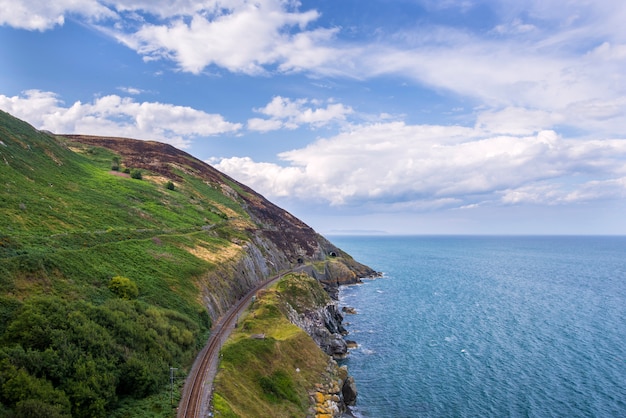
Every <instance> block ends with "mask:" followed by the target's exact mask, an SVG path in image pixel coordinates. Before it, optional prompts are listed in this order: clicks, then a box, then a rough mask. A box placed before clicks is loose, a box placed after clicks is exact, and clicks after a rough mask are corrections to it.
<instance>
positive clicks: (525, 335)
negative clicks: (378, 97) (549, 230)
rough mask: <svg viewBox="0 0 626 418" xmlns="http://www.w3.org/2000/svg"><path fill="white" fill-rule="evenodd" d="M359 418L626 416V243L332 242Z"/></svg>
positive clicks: (380, 239) (430, 239)
mask: <svg viewBox="0 0 626 418" xmlns="http://www.w3.org/2000/svg"><path fill="white" fill-rule="evenodd" d="M331 241H333V243H335V244H336V245H338V246H339V247H340V248H342V249H343V250H345V251H347V252H348V253H350V254H351V255H352V256H353V257H354V258H355V259H357V260H358V261H360V262H363V263H365V264H367V265H369V266H370V267H372V268H374V269H376V270H379V271H382V272H384V278H381V279H376V280H368V281H365V283H364V284H362V285H357V286H351V287H346V288H344V289H343V290H342V292H341V302H340V303H341V305H342V306H343V305H348V306H352V307H354V308H356V310H357V311H358V314H357V315H346V318H345V321H346V322H348V323H349V325H348V327H347V328H348V329H349V331H350V335H349V336H348V337H347V338H348V339H352V340H355V341H356V342H357V343H358V344H359V347H358V348H357V349H354V350H352V351H351V354H350V357H349V359H348V360H346V362H345V363H346V364H347V365H348V367H349V368H350V372H351V374H352V375H353V376H354V377H355V379H356V381H357V386H358V389H359V399H358V406H357V408H356V412H357V414H358V415H359V416H361V417H377V418H378V417H626V348H625V345H626V237H331Z"/></svg>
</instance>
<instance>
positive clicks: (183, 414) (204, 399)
mask: <svg viewBox="0 0 626 418" xmlns="http://www.w3.org/2000/svg"><path fill="white" fill-rule="evenodd" d="M289 272H290V271H288V272H286V273H282V274H278V275H276V276H273V277H270V278H269V279H267V280H265V281H263V282H261V283H259V284H258V285H257V286H256V287H254V288H253V289H252V290H250V291H249V292H248V293H247V294H246V295H245V296H244V297H243V298H241V299H240V300H239V301H238V302H237V303H235V305H233V306H232V307H231V308H230V309H229V310H228V311H227V312H226V314H224V315H223V316H222V317H221V318H220V319H219V320H218V322H217V323H216V324H215V325H214V326H213V329H212V330H211V335H210V336H209V340H208V341H207V344H206V345H205V346H204V348H203V349H202V351H200V353H199V354H198V356H197V357H196V360H195V361H194V363H193V366H192V367H191V371H190V372H189V376H187V380H186V382H185V386H184V387H183V393H182V397H181V400H180V403H179V405H178V411H177V414H176V416H177V417H178V418H199V417H202V418H204V417H207V416H209V415H208V414H209V405H210V401H211V393H212V391H213V379H214V378H215V375H216V374H217V366H218V356H219V352H220V349H221V348H222V345H223V344H224V342H226V340H227V339H228V337H229V336H230V333H231V332H232V330H233V329H234V327H235V324H236V323H237V318H239V315H241V313H242V312H243V311H244V310H245V309H246V308H247V307H248V305H250V302H251V301H252V298H253V296H254V295H255V294H256V292H258V291H259V290H261V289H263V288H264V287H267V286H269V285H271V284H272V283H274V282H276V281H277V280H278V279H280V278H281V277H283V276H284V275H285V274H288V273H289Z"/></svg>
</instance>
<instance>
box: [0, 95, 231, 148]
mask: <svg viewBox="0 0 626 418" xmlns="http://www.w3.org/2000/svg"><path fill="white" fill-rule="evenodd" d="M0 108H2V109H4V110H5V111H7V112H9V113H11V114H12V115H14V116H16V117H19V118H21V119H24V120H26V121H27V122H29V123H31V124H32V125H34V126H35V127H37V128H38V129H45V130H49V131H52V132H55V133H60V134H72V133H77V134H91V135H100V136H123V137H130V138H138V139H149V140H156V141H162V142H167V143H170V144H173V145H175V146H178V147H181V148H185V147H187V146H188V145H189V143H190V141H191V140H192V139H193V138H196V137H201V136H210V135H219V134H225V133H232V132H236V131H237V130H239V129H240V128H241V125H240V124H236V123H231V122H228V121H226V120H224V118H223V117H222V116H220V115H216V114H209V113H205V112H202V111H200V110H196V109H193V108H190V107H186V106H175V105H172V104H165V103H158V102H136V101H134V100H133V99H131V98H124V97H120V96H117V95H109V96H104V97H100V98H96V99H95V100H94V101H93V102H92V103H81V102H76V103H74V104H73V105H71V106H69V107H67V106H64V104H63V102H61V100H59V98H58V97H57V95H55V94H54V93H51V92H43V91H39V90H29V91H26V92H24V95H23V96H13V97H7V96H4V95H0Z"/></svg>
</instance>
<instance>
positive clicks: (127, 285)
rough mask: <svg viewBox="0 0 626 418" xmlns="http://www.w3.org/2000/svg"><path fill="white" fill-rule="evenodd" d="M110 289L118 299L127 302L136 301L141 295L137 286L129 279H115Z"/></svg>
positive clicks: (119, 277) (120, 277)
mask: <svg viewBox="0 0 626 418" xmlns="http://www.w3.org/2000/svg"><path fill="white" fill-rule="evenodd" d="M109 289H110V290H111V292H113V293H115V294H116V295H117V296H118V297H120V298H122V299H126V300H131V299H135V298H136V297H137V296H138V295H139V289H138V288H137V285H136V284H135V282H133V281H132V280H130V279H129V278H127V277H122V276H115V277H113V278H112V279H111V281H110V282H109Z"/></svg>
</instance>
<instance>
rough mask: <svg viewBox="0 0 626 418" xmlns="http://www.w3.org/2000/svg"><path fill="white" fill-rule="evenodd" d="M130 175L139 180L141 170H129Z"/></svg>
mask: <svg viewBox="0 0 626 418" xmlns="http://www.w3.org/2000/svg"><path fill="white" fill-rule="evenodd" d="M130 177H131V178H133V179H136V180H141V177H142V176H141V170H131V172H130Z"/></svg>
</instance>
